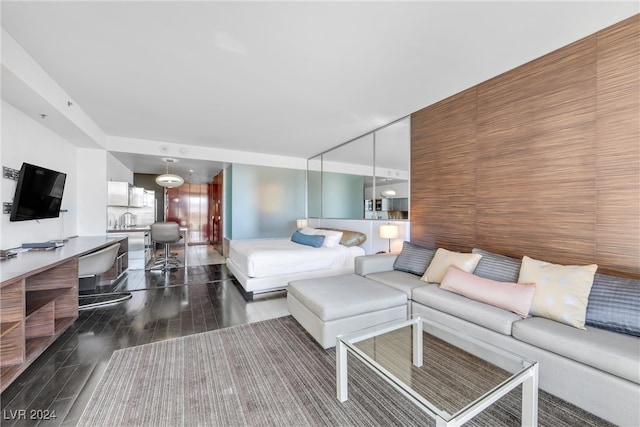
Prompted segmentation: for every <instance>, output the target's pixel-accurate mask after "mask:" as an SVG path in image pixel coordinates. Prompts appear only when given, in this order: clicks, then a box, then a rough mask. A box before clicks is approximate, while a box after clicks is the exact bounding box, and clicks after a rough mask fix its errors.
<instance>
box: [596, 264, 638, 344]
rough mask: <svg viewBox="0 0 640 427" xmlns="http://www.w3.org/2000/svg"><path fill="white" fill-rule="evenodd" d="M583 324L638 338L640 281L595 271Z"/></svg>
mask: <svg viewBox="0 0 640 427" xmlns="http://www.w3.org/2000/svg"><path fill="white" fill-rule="evenodd" d="M585 324H586V325H587V326H593V327H595V328H600V329H606V330H609V331H614V332H620V333H623V334H628V335H633V336H636V337H640V280H638V279H626V278H622V277H615V276H608V275H605V274H598V273H596V274H595V276H594V279H593V285H592V286H591V292H590V293H589V304H588V305H587V316H586V321H585Z"/></svg>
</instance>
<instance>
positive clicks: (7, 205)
mask: <svg viewBox="0 0 640 427" xmlns="http://www.w3.org/2000/svg"><path fill="white" fill-rule="evenodd" d="M12 207H13V203H3V204H2V213H3V214H10V213H11V208H12Z"/></svg>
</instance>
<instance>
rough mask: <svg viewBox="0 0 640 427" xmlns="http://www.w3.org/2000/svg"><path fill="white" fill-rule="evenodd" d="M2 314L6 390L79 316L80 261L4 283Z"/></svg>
mask: <svg viewBox="0 0 640 427" xmlns="http://www.w3.org/2000/svg"><path fill="white" fill-rule="evenodd" d="M0 312H1V313H2V317H1V318H0V361H1V363H2V366H1V367H0V383H1V390H2V391H4V389H5V388H6V387H7V386H8V385H9V384H11V382H12V381H13V380H14V379H15V378H16V377H17V376H18V375H20V374H21V373H22V372H23V371H24V370H25V369H26V368H27V367H28V366H29V365H30V364H31V363H32V362H33V361H34V360H35V359H36V358H37V357H38V356H39V355H40V354H42V352H44V351H45V350H46V348H47V347H49V345H51V343H53V341H55V340H56V339H57V338H58V337H59V336H60V335H61V334H62V333H63V332H64V331H65V330H66V329H67V328H69V327H70V326H71V325H72V324H73V322H74V321H75V320H76V318H77V317H78V258H77V257H73V258H70V259H67V260H65V261H63V262H60V263H58V264H55V265H52V266H50V267H48V268H46V269H43V270H39V271H34V272H32V273H29V274H26V275H24V276H21V277H17V278H15V279H14V280H11V281H8V282H3V283H2V287H1V288H0Z"/></svg>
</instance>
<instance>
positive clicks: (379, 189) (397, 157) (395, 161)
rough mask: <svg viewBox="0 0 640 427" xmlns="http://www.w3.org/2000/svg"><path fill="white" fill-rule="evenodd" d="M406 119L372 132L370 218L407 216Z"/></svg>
mask: <svg viewBox="0 0 640 427" xmlns="http://www.w3.org/2000/svg"><path fill="white" fill-rule="evenodd" d="M410 120H411V119H410V118H409V117H406V118H404V119H402V120H400V121H397V122H395V123H393V124H391V125H389V126H387V127H384V128H382V129H380V130H377V131H376V132H375V159H376V160H375V177H376V178H375V186H374V188H373V189H372V192H373V191H375V197H371V199H375V200H376V204H375V206H376V210H375V211H374V214H373V215H372V218H374V219H408V218H409V178H410V176H409V166H410V158H411V157H410V156H411V153H410V148H411V126H410ZM372 196H373V194H372Z"/></svg>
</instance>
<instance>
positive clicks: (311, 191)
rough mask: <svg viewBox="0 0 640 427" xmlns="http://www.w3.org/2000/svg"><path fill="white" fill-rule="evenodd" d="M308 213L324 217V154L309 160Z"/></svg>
mask: <svg viewBox="0 0 640 427" xmlns="http://www.w3.org/2000/svg"><path fill="white" fill-rule="evenodd" d="M307 215H308V216H309V218H321V217H322V155H317V156H315V157H312V158H310V159H309V160H308V161H307Z"/></svg>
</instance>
